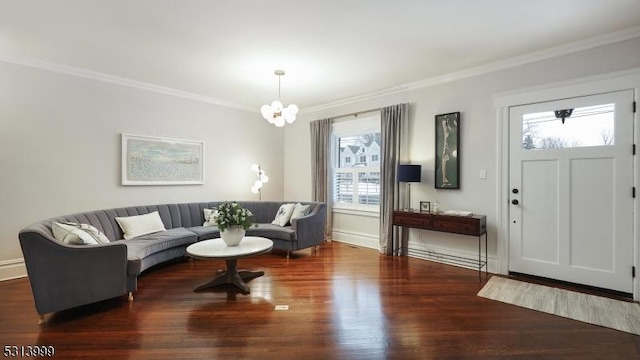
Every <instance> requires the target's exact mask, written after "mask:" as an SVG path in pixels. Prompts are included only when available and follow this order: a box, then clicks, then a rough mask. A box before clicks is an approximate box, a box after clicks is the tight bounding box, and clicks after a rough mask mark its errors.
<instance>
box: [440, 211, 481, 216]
mask: <svg viewBox="0 0 640 360" xmlns="http://www.w3.org/2000/svg"><path fill="white" fill-rule="evenodd" d="M440 214H442V215H451V216H472V215H473V213H472V212H471V211H463V210H446V211H443V212H441V213H440Z"/></svg>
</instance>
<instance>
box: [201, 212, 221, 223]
mask: <svg viewBox="0 0 640 360" xmlns="http://www.w3.org/2000/svg"><path fill="white" fill-rule="evenodd" d="M216 211H218V210H216V209H204V224H202V226H214V225H218V224H216V221H215V220H214V219H213V214H214V213H215V212H216Z"/></svg>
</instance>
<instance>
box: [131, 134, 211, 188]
mask: <svg viewBox="0 0 640 360" xmlns="http://www.w3.org/2000/svg"><path fill="white" fill-rule="evenodd" d="M121 140H122V159H121V163H122V185H202V184H204V141H197V140H182V139H170V138H163V137H153V136H143V135H132V134H122V138H121Z"/></svg>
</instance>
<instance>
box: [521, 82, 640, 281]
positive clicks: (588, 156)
mask: <svg viewBox="0 0 640 360" xmlns="http://www.w3.org/2000/svg"><path fill="white" fill-rule="evenodd" d="M633 99H634V93H633V90H627V91H619V92H615V93H606V94H599V95H592V96H585V97H579V98H572V99H564V100H558V101H552V102H544V103H538V104H532V105H524V106H517V107H512V108H510V115H509V126H510V130H509V131H510V152H509V155H510V164H509V166H510V169H509V171H510V179H509V185H510V191H511V193H510V194H509V195H510V197H509V201H510V202H511V204H510V205H509V206H510V212H509V216H510V223H509V271H512V272H519V273H525V274H531V275H536V276H542V277H547V278H552V279H558V280H563V281H569V282H573V283H579V284H585V285H590V286H596V287H601V288H606V289H612V290H616V291H622V292H627V293H631V292H632V286H633V279H632V265H633V253H632V252H633V238H632V236H633V235H632V234H633V197H632V190H633V110H632V109H633V108H632V105H633ZM556 110H562V111H559V112H556ZM569 112H571V114H570V115H569ZM563 116H564V117H565V119H564V121H563V120H562V117H563Z"/></svg>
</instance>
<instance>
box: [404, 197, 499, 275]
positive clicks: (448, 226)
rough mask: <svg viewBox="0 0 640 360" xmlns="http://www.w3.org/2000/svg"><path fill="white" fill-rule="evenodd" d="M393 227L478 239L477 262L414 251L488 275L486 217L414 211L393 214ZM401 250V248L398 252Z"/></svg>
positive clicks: (430, 252)
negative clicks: (483, 271) (483, 269)
mask: <svg viewBox="0 0 640 360" xmlns="http://www.w3.org/2000/svg"><path fill="white" fill-rule="evenodd" d="M393 225H395V226H400V227H406V228H415V229H424V230H431V231H440V232H446V233H452V234H462V235H469V236H477V237H478V260H477V261H476V260H475V259H470V258H466V257H461V256H455V255H446V254H437V253H436V252H434V251H426V250H418V249H416V250H415V251H417V252H419V253H422V254H421V255H424V256H426V257H428V258H433V259H436V260H440V261H442V262H445V263H451V264H456V265H474V266H477V267H478V273H481V271H482V268H483V267H484V268H485V273H487V274H488V272H489V270H488V269H487V267H488V266H487V261H488V251H487V217H486V216H484V215H476V214H474V215H470V216H453V215H444V214H442V213H439V214H431V213H425V212H416V211H400V210H396V211H394V212H393ZM482 237H484V261H483V260H482V241H481V240H482ZM402 250H403V249H402V248H401V249H400V251H402Z"/></svg>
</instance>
